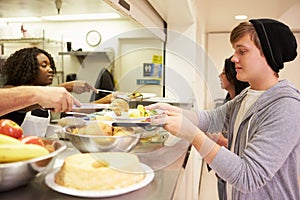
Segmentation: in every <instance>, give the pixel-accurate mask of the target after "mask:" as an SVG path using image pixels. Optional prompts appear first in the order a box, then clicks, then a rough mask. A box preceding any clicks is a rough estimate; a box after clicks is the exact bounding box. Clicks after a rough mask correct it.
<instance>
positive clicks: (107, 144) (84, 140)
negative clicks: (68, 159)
mask: <svg viewBox="0 0 300 200" xmlns="http://www.w3.org/2000/svg"><path fill="white" fill-rule="evenodd" d="M110 123H111V121H98V120H97V121H92V122H89V123H86V124H85V125H83V126H67V127H65V128H64V132H65V135H66V138H67V139H69V140H70V141H71V143H72V144H73V145H74V147H76V148H77V149H78V150H79V151H80V152H82V153H96V152H129V151H131V150H132V149H133V148H134V147H136V145H137V144H138V143H139V140H140V134H137V133H135V130H134V128H132V127H113V126H111V124H110Z"/></svg>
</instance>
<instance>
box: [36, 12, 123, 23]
mask: <svg viewBox="0 0 300 200" xmlns="http://www.w3.org/2000/svg"><path fill="white" fill-rule="evenodd" d="M41 18H42V19H43V20H48V21H78V20H100V19H117V18H120V15H119V14H117V13H99V14H79V15H54V16H44V17H41Z"/></svg>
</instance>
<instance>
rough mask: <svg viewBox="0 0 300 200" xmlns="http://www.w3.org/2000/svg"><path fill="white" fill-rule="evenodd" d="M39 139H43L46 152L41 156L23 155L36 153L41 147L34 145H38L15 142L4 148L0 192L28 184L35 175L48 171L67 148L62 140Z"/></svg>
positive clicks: (0, 169)
mask: <svg viewBox="0 0 300 200" xmlns="http://www.w3.org/2000/svg"><path fill="white" fill-rule="evenodd" d="M40 139H41V140H42V141H43V144H44V146H43V148H45V149H46V150H47V151H48V153H46V154H44V153H43V154H42V156H37V157H34V156H33V157H34V158H30V159H27V158H28V157H27V158H24V156H29V154H31V153H33V154H37V151H40V150H41V148H39V147H36V146H38V145H36V146H33V144H32V145H28V146H24V145H19V144H16V146H15V147H14V145H12V144H9V148H10V149H7V148H6V150H5V151H7V152H8V153H7V154H6V156H7V157H6V161H1V163H0V192H3V191H8V190H12V189H15V188H18V187H20V186H22V185H25V184H28V183H29V182H30V181H31V180H33V179H34V178H35V177H37V176H39V175H41V174H46V173H48V172H49V171H50V170H51V169H52V168H53V166H54V163H55V159H56V158H57V156H58V155H59V154H60V153H61V152H62V151H64V150H65V149H66V148H67V146H66V144H65V143H64V142H63V141H60V140H57V139H48V138H40ZM22 148H23V150H22ZM31 148H32V149H31ZM19 151H22V153H20V152H19ZM41 151H43V150H41ZM18 152H19V153H18ZM17 160H20V161H17Z"/></svg>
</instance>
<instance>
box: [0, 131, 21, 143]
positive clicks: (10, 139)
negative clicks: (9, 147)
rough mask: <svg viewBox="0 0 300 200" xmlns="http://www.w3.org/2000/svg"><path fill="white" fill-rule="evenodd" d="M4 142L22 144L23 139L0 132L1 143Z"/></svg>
mask: <svg viewBox="0 0 300 200" xmlns="http://www.w3.org/2000/svg"><path fill="white" fill-rule="evenodd" d="M2 144H21V141H20V140H18V139H15V138H13V137H10V136H8V135H3V134H0V145H2Z"/></svg>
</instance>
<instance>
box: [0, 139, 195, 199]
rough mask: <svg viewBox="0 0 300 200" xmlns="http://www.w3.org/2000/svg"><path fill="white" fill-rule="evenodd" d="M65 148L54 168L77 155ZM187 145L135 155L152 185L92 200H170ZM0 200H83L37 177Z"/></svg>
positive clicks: (3, 193) (164, 147)
mask: <svg viewBox="0 0 300 200" xmlns="http://www.w3.org/2000/svg"><path fill="white" fill-rule="evenodd" d="M66 143H67V145H68V148H67V150H66V151H65V152H63V153H62V154H61V155H60V156H59V157H58V159H57V163H56V164H57V165H59V164H61V163H62V162H63V159H64V157H66V156H68V155H71V154H75V153H78V151H77V150H76V149H75V148H74V147H73V146H72V144H70V142H68V141H66ZM188 148H189V143H188V142H186V141H183V140H180V141H178V142H177V143H175V144H173V145H171V146H162V147H161V148H154V149H153V150H152V151H150V152H140V153H139V152H138V151H135V152H133V153H135V154H136V155H137V156H138V157H139V159H140V161H141V162H142V163H144V164H146V165H148V166H150V167H151V168H152V169H153V171H154V172H155V176H154V179H153V181H152V182H151V183H150V184H149V185H147V186H145V187H143V188H141V189H139V190H136V191H133V192H130V193H127V194H123V195H119V196H114V197H110V198H93V199H109V200H115V199H122V200H126V199H128V200H132V199H143V200H157V199H164V200H168V199H172V197H173V194H174V191H175V189H176V184H177V181H178V178H179V175H180V172H181V171H182V170H183V166H184V164H185V161H186V157H187V156H188V153H187V152H188ZM0 199H3V200H4V199H10V200H32V199H39V200H43V199H45V200H48V199H51V200H52V199H60V200H62V199H84V198H80V197H75V196H70V195H65V194H62V193H58V192H56V191H54V190H52V189H50V188H48V186H47V185H46V184H45V182H44V175H42V176H39V177H37V178H36V179H35V180H33V181H32V182H31V183H29V184H28V185H26V186H23V187H20V188H17V189H14V190H11V191H7V192H2V193H0Z"/></svg>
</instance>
